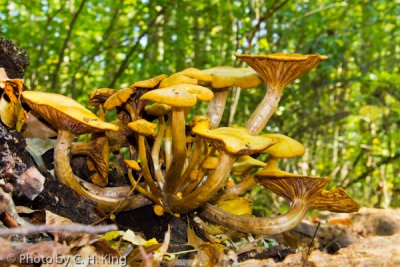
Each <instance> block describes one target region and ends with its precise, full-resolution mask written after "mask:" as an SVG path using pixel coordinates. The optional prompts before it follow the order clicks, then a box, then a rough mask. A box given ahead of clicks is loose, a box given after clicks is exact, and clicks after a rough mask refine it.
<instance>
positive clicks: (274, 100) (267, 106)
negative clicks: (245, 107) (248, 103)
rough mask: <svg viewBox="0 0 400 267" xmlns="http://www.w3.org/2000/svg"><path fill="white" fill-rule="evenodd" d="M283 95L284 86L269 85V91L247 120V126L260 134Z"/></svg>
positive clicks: (252, 131)
mask: <svg viewBox="0 0 400 267" xmlns="http://www.w3.org/2000/svg"><path fill="white" fill-rule="evenodd" d="M281 96H282V88H278V87H271V86H267V92H266V94H265V95H264V98H263V99H262V101H261V102H260V103H259V104H258V106H257V108H256V110H254V112H253V113H252V114H251V116H250V118H249V120H248V121H247V124H246V128H247V129H248V130H249V131H250V132H251V134H253V135H258V134H259V133H260V132H261V131H262V130H263V129H264V127H265V125H266V124H267V122H268V121H269V119H270V118H271V116H272V115H273V114H274V112H275V110H276V108H277V107H278V103H279V100H280V99H281Z"/></svg>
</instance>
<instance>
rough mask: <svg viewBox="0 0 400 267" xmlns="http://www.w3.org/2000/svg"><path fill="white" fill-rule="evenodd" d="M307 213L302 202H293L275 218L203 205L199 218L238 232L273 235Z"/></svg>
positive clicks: (285, 229) (299, 219)
mask: <svg viewBox="0 0 400 267" xmlns="http://www.w3.org/2000/svg"><path fill="white" fill-rule="evenodd" d="M307 211H308V207H307V205H306V204H305V203H304V202H302V201H296V202H293V204H292V206H291V207H290V210H289V211H288V212H287V213H285V214H282V215H279V216H276V217H275V218H254V217H247V216H241V215H235V214H232V213H229V212H227V211H224V210H223V209H220V208H217V207H215V206H213V205H211V204H205V207H204V208H202V210H201V211H200V213H199V216H200V217H202V218H204V219H205V220H207V221H209V222H212V223H215V224H218V225H222V226H225V227H227V228H229V229H233V230H236V231H239V232H243V233H251V234H264V235H274V234H279V233H282V232H285V231H287V230H290V229H292V228H294V227H295V226H296V225H298V224H299V223H300V222H301V220H303V218H304V217H305V216H306V214H307Z"/></svg>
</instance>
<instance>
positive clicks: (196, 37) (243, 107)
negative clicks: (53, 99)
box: [0, 0, 400, 207]
mask: <svg viewBox="0 0 400 267" xmlns="http://www.w3.org/2000/svg"><path fill="white" fill-rule="evenodd" d="M399 27H400V4H399V1H395V0H386V1H385V0H374V1H372V0H354V1H350V0H348V1H327V0H303V1H288V0H270V1H267V0H246V1H245V0H226V1H216V0H207V1H203V0H181V1H178V0H175V1H167V0H142V1H139V0H126V1H122V0H103V1H98V0H69V1H61V0H37V1H29V0H16V1H9V0H0V33H1V34H2V35H3V36H4V37H6V38H8V39H12V40H13V41H14V42H15V43H16V44H17V45H19V46H21V47H22V48H24V49H25V50H26V51H27V53H28V54H29V55H30V59H31V66H30V67H29V69H28V71H27V73H26V79H25V82H26V84H27V85H28V86H29V87H30V88H31V89H33V90H40V91H51V92H57V93H62V94H65V95H69V96H71V97H73V98H75V99H78V100H79V101H81V102H85V101H86V100H87V93H88V92H89V91H91V90H92V89H95V88H99V87H112V88H122V87H124V86H126V85H128V84H130V83H132V82H134V81H137V80H141V79H146V78H150V77H152V76H154V75H158V74H160V73H166V74H171V73H173V72H175V71H179V70H181V69H183V68H186V67H197V68H200V69H202V68H209V67H213V66H217V65H228V66H243V64H242V63H241V62H239V61H237V60H236V59H235V57H234V56H233V53H249V54H267V53H275V52H281V51H282V52H286V53H294V52H297V53H319V54H323V55H327V56H329V60H328V61H324V62H322V63H321V64H320V66H319V67H318V68H317V70H316V71H312V72H311V73H309V74H307V75H305V76H304V77H302V78H301V79H300V80H299V81H296V82H295V83H294V84H292V85H290V86H289V87H288V88H286V89H285V92H284V96H283V98H282V100H281V106H280V108H279V109H278V110H277V112H276V115H275V116H274V117H273V119H272V120H271V122H270V123H269V125H268V126H267V128H266V131H270V132H281V133H284V134H287V135H289V136H291V137H293V138H296V139H297V140H299V141H301V142H302V143H304V144H305V145H306V147H307V152H306V154H305V155H304V156H303V157H302V158H300V159H294V160H290V161H285V162H283V165H282V167H283V168H285V169H287V170H289V171H293V172H298V173H303V174H310V175H324V176H325V175H332V177H333V182H332V184H335V185H337V186H343V187H345V188H346V189H347V190H348V192H349V193H350V194H351V195H352V196H353V197H355V198H356V199H357V200H359V201H360V202H361V203H362V204H363V205H367V206H377V207H388V206H400V177H399V174H400V164H399V162H400V141H399V138H400V132H399V125H400V85H399V84H400V74H399V62H400V45H399V44H400V30H399ZM235 92H236V94H235ZM237 93H238V91H235V90H232V97H231V98H230V100H229V104H230V105H231V106H233V104H234V102H235V101H234V99H235V97H236V96H237ZM263 93H264V90H263V89H262V86H260V88H257V89H251V90H246V91H243V92H240V94H241V97H240V100H239V103H238V106H237V109H236V110H237V112H236V116H235V120H234V121H232V120H231V121H230V120H229V115H230V114H229V113H230V112H229V111H227V112H226V114H225V115H224V116H225V117H224V120H223V123H224V124H228V123H236V124H243V123H244V122H245V121H246V119H247V118H248V117H249V115H250V114H251V111H252V110H253V109H254V108H255V106H256V105H257V103H258V99H261V98H262V95H263ZM196 111H197V112H201V111H202V110H201V109H199V108H198V109H197V110H196ZM262 201H263V195H261V194H258V195H256V204H257V203H259V202H262Z"/></svg>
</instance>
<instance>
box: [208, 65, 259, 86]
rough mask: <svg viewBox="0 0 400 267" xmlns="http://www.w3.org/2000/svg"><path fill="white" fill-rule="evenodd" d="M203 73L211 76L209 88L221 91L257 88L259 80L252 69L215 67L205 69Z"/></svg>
mask: <svg viewBox="0 0 400 267" xmlns="http://www.w3.org/2000/svg"><path fill="white" fill-rule="evenodd" d="M203 72H205V73H208V74H210V75H211V76H212V83H211V86H212V88H214V89H222V88H226V87H231V86H238V87H240V88H242V89H247V88H252V87H257V86H258V85H259V84H260V83H261V80H260V79H259V78H258V75H257V73H256V72H255V71H254V70H253V69H252V68H233V67H226V66H222V67H215V68H211V69H205V70H203Z"/></svg>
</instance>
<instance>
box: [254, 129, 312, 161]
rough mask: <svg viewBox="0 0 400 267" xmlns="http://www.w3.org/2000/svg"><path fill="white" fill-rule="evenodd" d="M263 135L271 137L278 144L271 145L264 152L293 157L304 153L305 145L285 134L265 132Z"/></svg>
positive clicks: (282, 156)
mask: <svg viewBox="0 0 400 267" xmlns="http://www.w3.org/2000/svg"><path fill="white" fill-rule="evenodd" d="M262 136H265V137H269V138H271V139H274V140H276V141H277V143H276V144H274V145H272V146H270V147H269V148H267V149H266V150H264V151H263V153H266V154H269V155H271V156H273V157H275V158H292V157H297V156H301V155H303V154H304V146H303V145H302V144H301V143H300V142H298V141H296V140H294V139H292V138H290V137H288V136H286V135H283V134H263V135H262Z"/></svg>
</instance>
